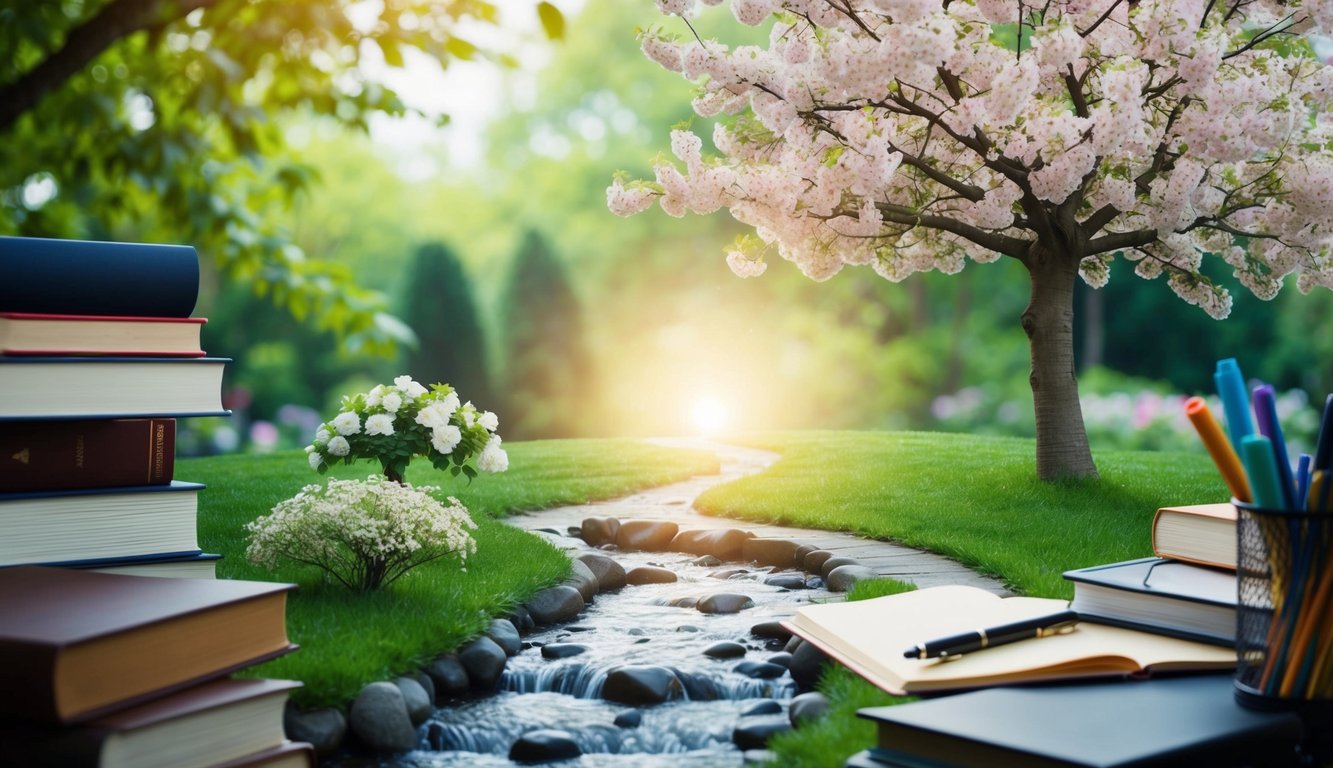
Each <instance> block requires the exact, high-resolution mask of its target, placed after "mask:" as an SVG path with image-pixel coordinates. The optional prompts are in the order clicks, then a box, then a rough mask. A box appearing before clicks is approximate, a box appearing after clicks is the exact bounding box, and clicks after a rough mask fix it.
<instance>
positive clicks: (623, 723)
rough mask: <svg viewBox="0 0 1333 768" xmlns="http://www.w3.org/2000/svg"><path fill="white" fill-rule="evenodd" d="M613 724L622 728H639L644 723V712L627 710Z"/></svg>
mask: <svg viewBox="0 0 1333 768" xmlns="http://www.w3.org/2000/svg"><path fill="white" fill-rule="evenodd" d="M613 722H614V723H615V724H616V725H618V726H620V727H621V728H638V727H639V724H640V723H642V722H643V712H641V711H639V710H637V709H627V710H625V711H624V712H621V713H620V714H618V715H616V719H615V720H614V721H613Z"/></svg>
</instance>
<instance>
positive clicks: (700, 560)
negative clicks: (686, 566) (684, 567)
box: [690, 555, 722, 568]
mask: <svg viewBox="0 0 1333 768" xmlns="http://www.w3.org/2000/svg"><path fill="white" fill-rule="evenodd" d="M690 565H697V566H699V567H700V568H716V567H717V566H719V565H722V561H721V560H719V559H717V558H716V557H713V556H712V555H704V556H703V557H696V558H694V559H693V560H691V561H690Z"/></svg>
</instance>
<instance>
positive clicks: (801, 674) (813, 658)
mask: <svg viewBox="0 0 1333 768" xmlns="http://www.w3.org/2000/svg"><path fill="white" fill-rule="evenodd" d="M826 661H828V656H826V655H824V652H823V651H821V650H819V649H818V648H816V647H815V646H814V644H813V643H807V642H801V643H800V644H799V645H797V646H796V649H795V650H793V651H792V652H791V666H790V667H788V671H789V672H791V679H792V680H795V681H796V687H797V688H799V689H800V690H801V692H802V693H804V692H805V691H810V690H813V689H814V687H815V683H817V682H819V675H820V672H821V670H822V668H823V666H824V662H826Z"/></svg>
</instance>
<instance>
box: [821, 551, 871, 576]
mask: <svg viewBox="0 0 1333 768" xmlns="http://www.w3.org/2000/svg"><path fill="white" fill-rule="evenodd" d="M860 564H861V561H860V560H857V559H856V558H854V557H843V556H841V555H835V556H833V557H830V558H829V559H827V560H825V561H824V564H823V565H821V566H819V575H820V576H822V577H823V579H824V581H828V575H829V572H831V571H832V570H833V569H834V568H841V567H842V566H844V565H860Z"/></svg>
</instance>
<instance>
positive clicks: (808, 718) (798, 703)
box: [787, 691, 829, 728]
mask: <svg viewBox="0 0 1333 768" xmlns="http://www.w3.org/2000/svg"><path fill="white" fill-rule="evenodd" d="M828 709H829V700H828V697H827V696H825V695H824V694H822V693H820V692H818V691H810V692H809V693H802V694H798V695H797V696H794V697H793V698H792V700H791V704H789V705H788V706H787V719H789V720H790V721H791V724H792V727H793V728H800V727H801V726H802V725H805V724H806V723H810V722H814V721H815V720H818V719H820V718H821V717H823V716H824V715H825V714H827V713H828Z"/></svg>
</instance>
